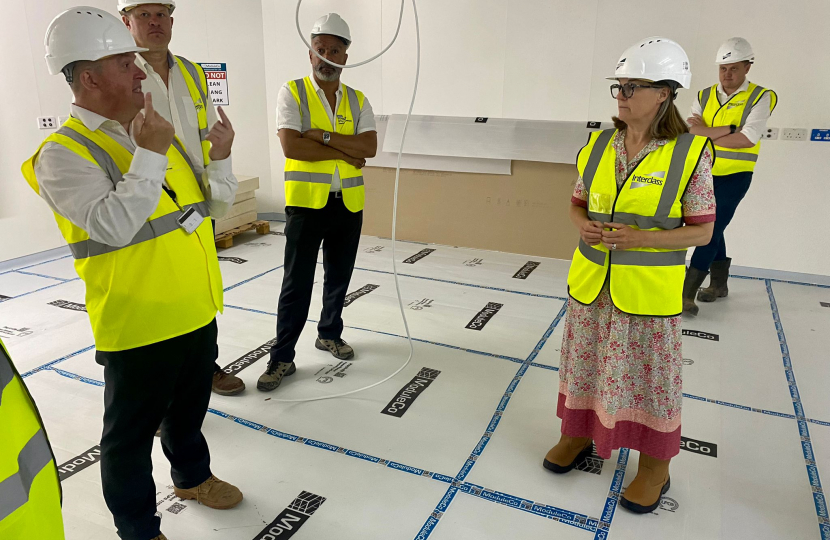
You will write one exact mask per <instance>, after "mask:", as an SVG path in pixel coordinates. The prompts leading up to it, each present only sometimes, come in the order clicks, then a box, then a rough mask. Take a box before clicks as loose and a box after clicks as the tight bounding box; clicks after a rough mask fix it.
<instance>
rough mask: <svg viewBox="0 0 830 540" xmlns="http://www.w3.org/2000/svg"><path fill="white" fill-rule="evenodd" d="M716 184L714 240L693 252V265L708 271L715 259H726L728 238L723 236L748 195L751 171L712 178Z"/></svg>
mask: <svg viewBox="0 0 830 540" xmlns="http://www.w3.org/2000/svg"><path fill="white" fill-rule="evenodd" d="M712 180H713V181H714V182H713V183H714V185H715V201H716V202H717V205H718V207H717V209H716V210H715V230H714V232H713V233H712V240H711V241H709V244H707V245H705V246H699V247H697V248H695V251H694V253H692V261H691V265H692V266H694V267H695V268H697V269H698V270H700V271H701V272H708V271H709V267H710V266H712V263H713V262H715V261H723V260H726V239H725V238H724V236H723V233H724V231H725V230H726V227H727V226H728V225H729V223H730V222H731V221H732V218H733V217H734V216H735V210H737V209H738V204H740V202H741V201H742V200H743V198H744V196H746V192H747V191H749V186H750V184H751V183H752V173H751V172H741V173H735V174H727V175H724V176H715V177H713V178H712Z"/></svg>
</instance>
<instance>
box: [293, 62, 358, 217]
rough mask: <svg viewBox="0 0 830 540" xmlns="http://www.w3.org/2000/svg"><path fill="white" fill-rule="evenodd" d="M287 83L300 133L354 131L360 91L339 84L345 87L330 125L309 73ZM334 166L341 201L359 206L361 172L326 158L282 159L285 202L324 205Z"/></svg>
mask: <svg viewBox="0 0 830 540" xmlns="http://www.w3.org/2000/svg"><path fill="white" fill-rule="evenodd" d="M288 87H289V88H290V89H291V94H292V95H293V96H294V99H295V100H297V103H298V104H299V106H300V114H301V115H302V132H303V133H304V132H306V131H308V130H310V129H322V130H324V131H333V132H336V133H340V134H341V135H355V134H356V133H357V122H358V120H359V119H360V110H361V109H362V108H363V93H361V92H359V91H357V90H353V89H352V88H349V87H348V86H346V85H343V89H344V90H345V91H344V92H343V98H342V99H341V100H340V107H339V108H338V110H337V113H336V115H335V119H336V121H337V125H336V126H332V125H331V121H330V120H329V115H328V114H327V113H326V109H325V107H324V106H323V102H322V101H320V96H319V95H317V92H316V91H315V90H314V86H313V85H312V83H311V78H310V77H306V78H304V79H297V80H296V81H290V82H289V83H288ZM335 169H337V170H339V172H340V181H341V183H342V191H343V204H345V205H346V208H348V209H349V210H350V211H352V212H360V211H361V210H363V205H364V202H365V200H366V195H365V193H364V191H363V173H362V172H361V171H360V169H358V168H357V167H353V166H352V165H350V164H348V163H346V162H345V161H341V160H339V159H332V160H328V161H298V160H295V159H286V160H285V205H286V206H301V207H304V208H315V209H319V208H323V207H324V206H326V203H327V202H328V198H329V191H330V190H331V180H332V176H333V175H334V171H335Z"/></svg>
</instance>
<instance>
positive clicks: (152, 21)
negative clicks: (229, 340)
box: [118, 0, 245, 396]
mask: <svg viewBox="0 0 830 540" xmlns="http://www.w3.org/2000/svg"><path fill="white" fill-rule="evenodd" d="M175 9H176V2H175V1H174V0H170V1H169V2H164V3H159V4H153V3H145V2H125V1H123V0H120V1H119V2H118V12H119V13H120V14H121V18H122V19H123V21H124V24H126V25H127V28H129V29H130V33H131V34H132V35H133V39H135V42H136V44H137V45H138V46H139V47H143V48H145V49H147V52H145V53H142V54H136V55H135V61H136V64H138V67H139V68H141V70H142V71H143V72H144V73H146V74H147V78H146V79H144V81H143V82H142V83H141V89H142V90H143V91H144V93H145V94H152V95H153V98H154V99H155V102H154V107H155V110H156V112H158V113H159V114H160V115H161V117H162V118H164V119H165V120H167V121H168V122H170V123H171V124H173V127H175V128H176V136H177V137H178V138H179V140H181V141H182V142H183V143H184V147H185V149H186V150H187V153H188V157H189V158H190V161H191V162H192V163H193V167H194V168H195V169H196V172H197V174H200V175H201V176H200V178H201V179H202V185H203V186H204V187H205V189H206V190H207V192H208V193H216V194H217V195H219V194H222V197H221V198H219V199H213V200H212V201H213V202H212V203H211V208H210V215H211V217H213V218H218V217H222V216H224V215H225V214H226V213H227V211H228V209H229V208H230V206H229V205H228V204H227V203H225V202H224V201H226V200H229V201H231V202H230V204H231V205H233V195H231V194H234V195H235V194H236V188H237V182H236V177H234V175H233V172H232V171H231V161H230V159H226V160H220V161H218V162H217V163H216V164H214V165H213V167H219V169H220V171H219V172H218V173H217V174H213V175H210V174H206V172H205V171H206V170H207V168H208V167H210V163H211V158H210V140H209V139H208V134H209V133H210V128H212V127H213V126H214V125H216V122H217V121H218V118H217V116H216V108H215V107H214V106H213V101H212V100H211V99H210V97H209V93H208V86H207V79H206V78H205V72H204V71H203V70H202V68H201V66H199V65H198V64H194V63H193V62H191V61H189V60H187V59H186V58H184V57H181V56H173V54H171V53H170V50H169V49H168V45H169V44H170V39H171V38H172V37H173V17H172V15H173V10H175ZM205 180H207V182H205ZM217 356H218V353H217ZM213 369H214V373H213V391H214V392H216V393H217V394H220V395H223V396H232V395H235V394H239V393H240V392H242V391H243V390H245V383H244V382H243V381H242V379H240V378H239V377H236V376H235V375H231V374H228V373H225V372H224V371H222V369H221V368H220V367H219V364H216V363H215V364H214V368H213Z"/></svg>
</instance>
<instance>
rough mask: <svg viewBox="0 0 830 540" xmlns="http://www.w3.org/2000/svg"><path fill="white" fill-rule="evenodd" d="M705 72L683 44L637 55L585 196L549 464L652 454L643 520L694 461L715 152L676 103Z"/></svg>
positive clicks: (619, 76) (599, 140) (583, 176)
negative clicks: (692, 303) (676, 473)
mask: <svg viewBox="0 0 830 540" xmlns="http://www.w3.org/2000/svg"><path fill="white" fill-rule="evenodd" d="M691 77H692V74H691V71H690V67H689V58H688V56H687V55H686V52H685V51H684V50H683V48H682V47H681V46H680V45H678V44H677V43H675V42H674V41H672V40H670V39H666V38H661V37H652V38H648V39H645V40H643V41H640V42H638V43H635V44H634V45H633V46H631V47H630V48H629V49H628V50H626V51H625V52H624V53H623V55H622V56H621V57H620V60H619V62H618V63H617V68H616V70H615V73H614V76H613V77H609V79H611V80H614V81H615V83H614V84H612V85H611V96H612V97H614V98H616V100H617V108H618V111H619V112H618V115H617V116H616V117H614V118H613V120H614V126H615V129H608V130H604V131H596V132H594V133H591V135H590V137H589V139H588V144H587V145H586V146H585V147H584V148H583V149H582V150H581V151H580V152H579V155H578V157H577V169H578V170H579V175H580V176H579V179H578V180H577V183H576V188H575V190H574V193H573V196H572V198H571V207H570V216H571V221H572V222H573V224H574V226H575V227H576V228H577V229H578V230H579V234H580V242H579V247H578V248H577V249H576V251H575V252H574V256H573V262H572V263H571V267H570V271H569V273H568V293H569V295H570V300H569V301H568V307H567V313H566V317H565V328H564V337H563V340H562V347H561V351H562V357H561V359H560V364H559V398H558V405H557V416H559V418H561V419H562V424H561V428H560V430H561V436H560V439H559V442H558V444H556V446H554V447H553V448H552V449H551V450H550V451H549V452H548V453H547V455H546V456H545V458H544V461H543V464H544V467H545V468H546V469H548V470H550V471H552V472H554V473H558V474H564V473H567V472H569V471H571V470H573V469H574V468H575V467H576V466H577V465H579V464H580V462H581V461H582V460H584V459H585V458H586V457H587V456H589V455H590V454H591V451H592V448H593V449H595V450H596V453H597V454H598V455H599V456H600V457H601V458H603V459H609V458H610V457H611V453H612V452H613V451H614V450H616V449H618V448H631V449H632V450H636V451H638V452H639V453H640V456H639V467H638V470H637V476H636V477H635V478H634V480H633V481H632V482H631V483H630V484H629V485H628V487H627V488H626V490H625V493H624V494H623V496H622V497H621V498H620V504H621V505H622V506H623V507H625V508H627V509H629V510H631V511H632V512H635V513H640V514H642V513H648V512H651V511H653V510H654V509H655V508H657V506H658V505H659V503H660V497H661V496H662V495H663V494H664V493H666V492H667V491H668V490H669V487H670V484H671V483H670V480H669V463H670V461H671V459H672V458H673V457H674V456H676V455H677V454H678V453H679V452H680V430H681V428H680V411H681V406H682V400H683V383H682V377H683V353H682V337H681V326H682V322H681V317H680V314H681V311H682V305H683V303H682V294H681V293H682V290H683V276H684V273H685V270H686V267H685V262H686V250H687V248H688V247H690V246H700V245H704V244H706V243H707V242H709V239H710V237H711V235H712V228H713V222H714V220H715V202H714V193H713V189H712V174H711V166H712V155H713V153H714V150H713V148H712V145H711V142H710V141H709V140H708V139H707V138H705V137H699V136H695V135H692V134H690V133H688V131H689V129H688V127H687V126H686V123H685V122H684V121H683V117H682V116H680V113H679V112H678V110H677V107H676V106H675V104H674V100H675V96H676V92H677V89H678V88H689V85H690V83H691Z"/></svg>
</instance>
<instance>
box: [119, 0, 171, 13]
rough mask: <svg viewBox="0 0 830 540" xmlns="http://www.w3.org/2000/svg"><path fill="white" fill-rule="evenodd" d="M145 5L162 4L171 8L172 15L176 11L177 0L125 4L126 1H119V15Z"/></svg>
mask: <svg viewBox="0 0 830 540" xmlns="http://www.w3.org/2000/svg"><path fill="white" fill-rule="evenodd" d="M144 4H161V5H163V6H167V7H168V8H170V13H173V10H174V9H176V0H162V1H160V2H125V1H124V0H118V7H117V8H116V9H118V13H121V12H122V11H130V10H131V9H133V8H134V7H138V6H143V5H144Z"/></svg>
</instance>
